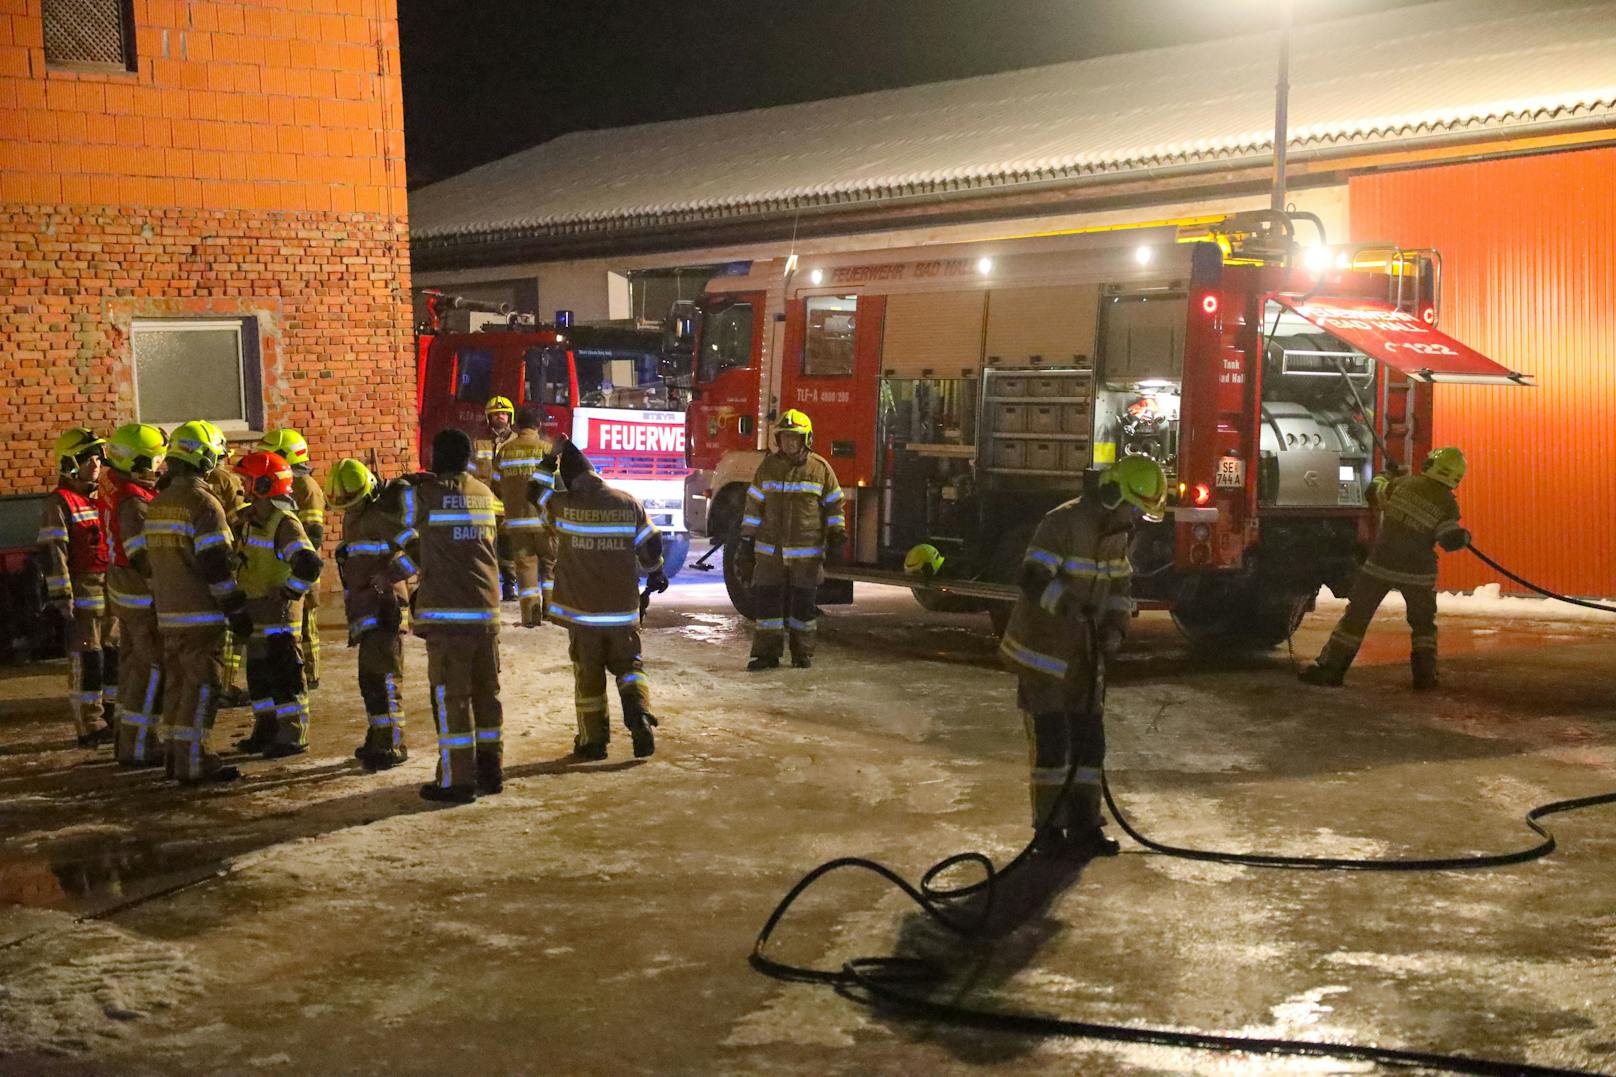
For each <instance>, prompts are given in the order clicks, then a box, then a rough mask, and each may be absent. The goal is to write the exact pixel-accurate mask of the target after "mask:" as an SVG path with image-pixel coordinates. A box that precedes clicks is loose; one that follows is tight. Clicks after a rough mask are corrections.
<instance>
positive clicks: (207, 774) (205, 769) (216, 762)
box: [180, 752, 241, 785]
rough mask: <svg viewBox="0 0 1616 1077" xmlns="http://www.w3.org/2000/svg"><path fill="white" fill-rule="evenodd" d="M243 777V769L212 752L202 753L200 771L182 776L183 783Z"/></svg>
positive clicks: (226, 780) (190, 783)
mask: <svg viewBox="0 0 1616 1077" xmlns="http://www.w3.org/2000/svg"><path fill="white" fill-rule="evenodd" d="M239 777H241V771H240V770H239V769H238V768H236V767H233V766H230V765H229V764H227V763H225V762H224V761H223V760H222V759H220V758H219V757H218V756H216V755H214V754H213V753H212V752H203V753H202V766H201V768H200V769H199V770H198V772H197V773H196V774H195V775H193V776H192V777H189V778H181V779H180V784H181V785H200V784H201V783H203V782H233V781H235V780H236V779H237V778H239Z"/></svg>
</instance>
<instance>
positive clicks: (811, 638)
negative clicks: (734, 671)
mask: <svg viewBox="0 0 1616 1077" xmlns="http://www.w3.org/2000/svg"><path fill="white" fill-rule="evenodd" d="M822 575H823V574H822V572H821V571H820V559H819V558H817V557H812V558H808V557H804V558H792V559H791V560H789V561H786V560H783V559H781V558H780V557H778V556H774V557H762V556H760V557H759V558H758V560H757V567H756V569H754V570H753V573H752V606H753V610H754V611H755V613H756V614H757V620H756V621H755V622H754V627H753V631H752V657H753V658H776V659H777V658H779V657H780V656H781V655H782V654H784V653H785V650H786V645H787V643H788V642H789V644H790V647H791V657H792V658H812V657H813V656H814V642H815V640H816V639H817V638H818V613H817V610H818V605H817V603H816V602H815V601H814V600H815V598H816V597H817V596H818V594H819V581H820V578H821V576H822Z"/></svg>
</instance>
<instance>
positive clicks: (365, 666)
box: [326, 458, 415, 770]
mask: <svg viewBox="0 0 1616 1077" xmlns="http://www.w3.org/2000/svg"><path fill="white" fill-rule="evenodd" d="M408 489H409V486H408V484H407V483H405V482H404V481H403V480H401V479H395V480H394V481H393V482H390V483H388V484H387V485H386V486H380V487H379V486H378V485H377V482H376V476H375V475H373V474H371V471H370V468H368V467H366V466H365V465H364V464H362V463H361V462H359V461H358V460H355V459H352V458H349V459H346V460H342V461H339V462H338V464H337V466H336V467H334V468H332V469H331V478H330V480H329V481H328V482H327V484H326V493H327V495H328V501H329V503H330V505H331V507H332V508H334V509H338V510H340V511H341V512H342V545H341V546H339V547H337V564H338V565H339V566H341V569H342V585H343V592H344V594H343V597H344V606H345V609H346V612H347V615H348V646H350V647H358V648H359V695H360V698H362V699H363V700H364V701H365V713H366V716H367V721H366V731H365V743H364V744H362V745H360V746H359V747H358V748H356V749H355V750H354V758H356V759H358V760H359V762H360V763H361V764H362V765H363V766H364V768H365V769H366V770H386V769H387V768H389V767H396V766H397V765H398V764H400V763H402V762H404V761H405V760H406V759H408V758H409V750H408V749H407V748H406V747H405V745H404V695H403V691H404V642H403V634H404V631H405V629H406V627H407V625H406V623H405V621H406V618H405V616H404V611H405V610H406V609H408V608H409V601H410V593H409V587H408V584H407V583H406V581H408V580H410V579H412V578H413V577H414V576H415V562H413V561H411V560H410V559H409V556H408V555H407V554H406V553H405V552H404V550H403V548H402V545H401V542H400V539H401V535H400V532H401V531H403V528H404V525H403V522H402V514H403V511H404V493H405V491H406V490H408Z"/></svg>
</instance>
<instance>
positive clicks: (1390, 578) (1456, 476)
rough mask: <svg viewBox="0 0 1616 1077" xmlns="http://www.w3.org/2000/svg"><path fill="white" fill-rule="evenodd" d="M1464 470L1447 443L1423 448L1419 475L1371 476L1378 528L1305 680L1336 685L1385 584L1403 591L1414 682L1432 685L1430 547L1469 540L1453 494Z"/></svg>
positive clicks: (1454, 547)
mask: <svg viewBox="0 0 1616 1077" xmlns="http://www.w3.org/2000/svg"><path fill="white" fill-rule="evenodd" d="M1464 475H1465V458H1464V453H1462V452H1460V451H1459V450H1458V449H1454V448H1445V449H1437V450H1435V451H1433V452H1432V453H1431V454H1430V455H1429V456H1427V457H1426V458H1425V463H1424V465H1423V466H1422V467H1421V468H1420V474H1418V475H1400V474H1397V473H1395V472H1390V473H1387V474H1382V475H1377V476H1375V481H1374V482H1373V483H1371V484H1370V488H1369V501H1370V504H1371V505H1372V506H1374V507H1376V508H1378V509H1379V510H1380V531H1379V533H1378V534H1376V536H1375V544H1374V546H1373V547H1372V548H1371V549H1370V551H1369V558H1368V560H1366V561H1365V562H1364V563H1363V567H1362V568H1360V569H1359V570H1358V578H1357V579H1356V580H1354V581H1353V584H1352V591H1351V592H1350V593H1349V594H1348V595H1347V612H1346V613H1344V614H1342V616H1341V621H1340V623H1338V624H1337V625H1336V626H1335V631H1334V632H1332V633H1330V638H1329V640H1327V641H1326V642H1325V644H1324V650H1323V651H1322V652H1321V653H1320V654H1319V657H1318V660H1317V661H1316V662H1314V663H1313V665H1311V666H1309V667H1307V668H1306V669H1304V670H1302V673H1301V678H1302V680H1303V681H1306V682H1307V683H1308V684H1317V685H1324V686H1327V687H1331V688H1339V687H1340V686H1341V683H1342V681H1343V680H1344V679H1345V678H1346V675H1347V670H1348V668H1349V667H1351V665H1352V660H1353V659H1354V658H1356V657H1357V655H1358V648H1359V647H1360V646H1361V645H1362V644H1363V638H1364V632H1365V631H1367V630H1368V628H1369V622H1370V621H1371V620H1372V619H1373V618H1374V616H1375V610H1376V609H1378V608H1379V607H1380V603H1381V601H1382V600H1384V599H1385V597H1386V595H1387V594H1388V593H1389V592H1391V591H1401V592H1402V594H1403V601H1404V603H1406V605H1407V607H1408V627H1409V630H1410V632H1411V634H1412V635H1413V646H1412V648H1411V649H1410V653H1409V666H1410V669H1411V672H1412V674H1413V679H1414V688H1415V690H1416V691H1428V690H1430V689H1433V688H1435V687H1436V686H1437V677H1436V549H1435V547H1436V546H1437V545H1441V547H1442V548H1443V549H1444V550H1447V551H1448V552H1449V553H1453V552H1456V551H1458V550H1462V549H1464V548H1465V547H1466V546H1468V545H1470V532H1469V531H1467V530H1465V529H1464V528H1463V527H1461V526H1459V501H1458V499H1457V498H1456V497H1454V494H1453V491H1454V490H1455V489H1457V488H1458V486H1459V482H1460V481H1461V480H1462V479H1463V478H1464Z"/></svg>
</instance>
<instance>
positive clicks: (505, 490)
mask: <svg viewBox="0 0 1616 1077" xmlns="http://www.w3.org/2000/svg"><path fill="white" fill-rule="evenodd" d="M553 448H554V447H553V446H552V445H551V444H550V442H549V441H547V440H545V438H544V435H542V434H540V433H539V432H538V431H537V430H518V431H517V432H516V436H515V437H513V438H510V439H508V440H507V441H505V442H504V443H502V444H501V445H500V446H499V447H498V448H497V449H495V450H494V465H493V470H494V479H493V487H494V493H496V494H498V495H499V500H500V502H501V504H502V507H503V509H504V513H505V529H506V530H507V531H512V530H515V531H531V532H539V531H541V530H542V529H543V527H544V519H543V516H542V514H541V513H540V511H539V507H538V506H537V505H535V504H534V503H533V502H531V501H530V500H528V482H529V481H530V480H533V479H537V480H538V481H539V483H540V484H541V485H545V486H552V487H553V486H554V485H555V478H554V476H553V475H552V473H551V472H550V471H548V470H541V469H540V467H539V464H540V463H541V462H542V461H543V460H544V458H545V457H546V456H548V455H550V453H551V451H552V450H553Z"/></svg>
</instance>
